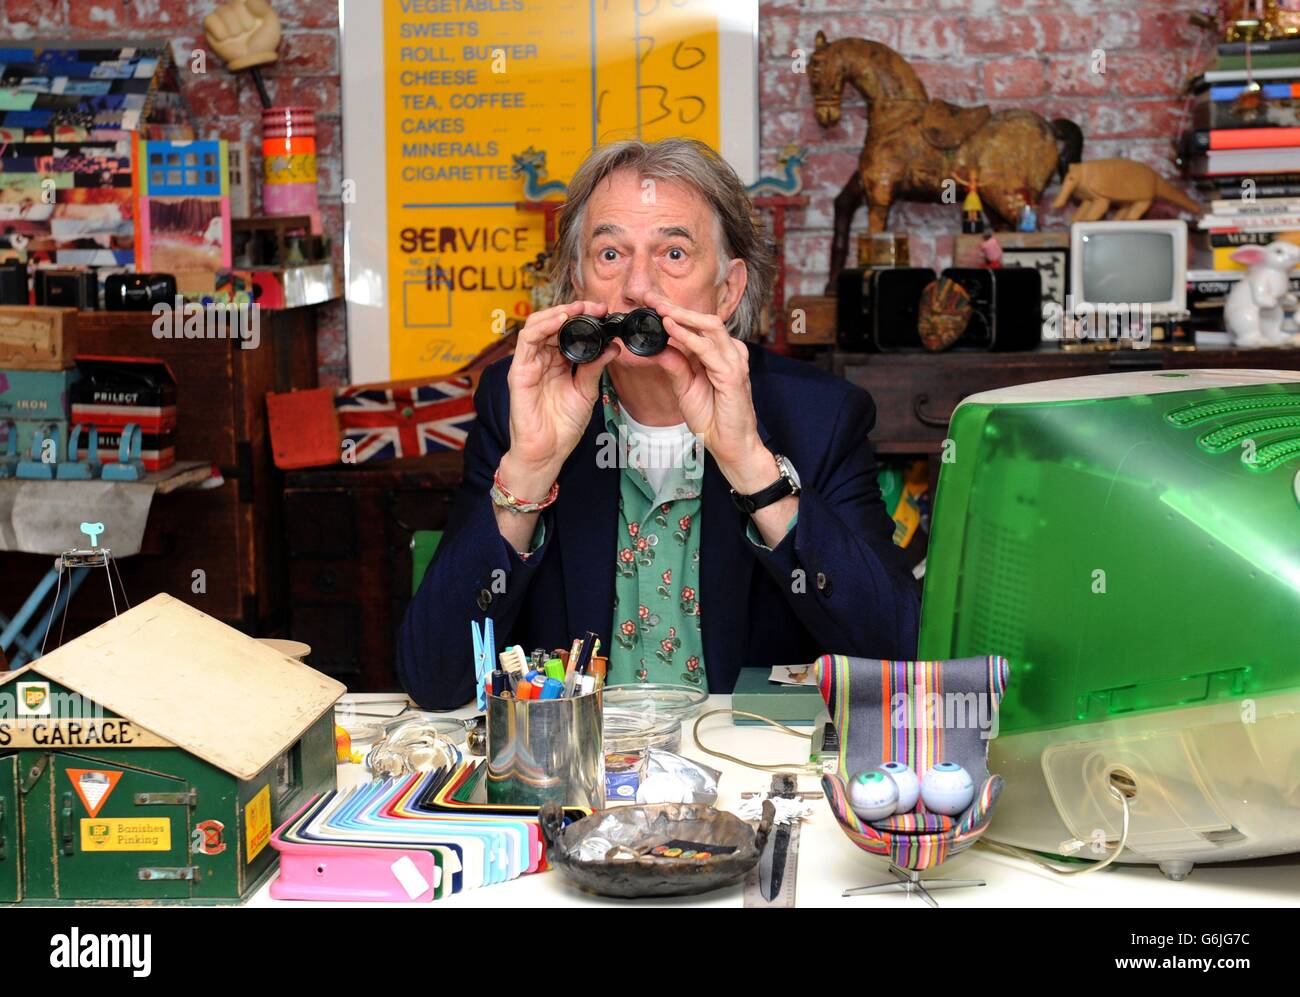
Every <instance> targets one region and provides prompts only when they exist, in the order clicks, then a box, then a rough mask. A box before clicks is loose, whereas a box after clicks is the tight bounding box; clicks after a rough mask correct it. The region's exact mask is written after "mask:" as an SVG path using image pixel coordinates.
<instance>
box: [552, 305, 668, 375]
mask: <svg viewBox="0 0 1300 997" xmlns="http://www.w3.org/2000/svg"><path fill="white" fill-rule="evenodd" d="M615 336H618V337H619V338H620V339H622V340H623V345H624V346H626V347H627V348H628V349H629V350H631V351H632V352H633V353H635V354H636V355H637V356H639V357H652V356H654V355H655V354H657V353H662V352H663V351H664V347H666V346H667V345H668V333H666V332H665V331H664V323H663V319H661V318H660V317H659V315H658V314H657V313H656V312H655V310H654V309H653V308H634V309H633V310H632V311H630V312H615V313H614V314H612V315H606V316H605V317H604V318H595V317H594V316H591V315H578V316H575V317H574V318H571V319H569V321H567V322H565V323H564V325H563V326H561V327H560V352H561V353H563V354H564V356H565V359H567V360H569V361H571V362H572V363H591V361H593V360H595V359H596V358H597V357H598V356H600V354H601V353H602V352H603V351H604V349H605V347H606V346H608V345H609V343H610V340H612V339H613V338H614V337H615Z"/></svg>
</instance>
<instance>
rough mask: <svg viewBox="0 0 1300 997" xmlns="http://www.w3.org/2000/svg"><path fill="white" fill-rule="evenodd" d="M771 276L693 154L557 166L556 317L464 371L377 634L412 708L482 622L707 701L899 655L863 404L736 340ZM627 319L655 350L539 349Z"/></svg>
mask: <svg viewBox="0 0 1300 997" xmlns="http://www.w3.org/2000/svg"><path fill="white" fill-rule="evenodd" d="M772 269H773V268H772V262H771V257H770V252H769V250H768V248H767V246H766V245H765V244H764V242H763V240H762V238H761V236H760V234H759V232H758V231H757V230H756V228H755V226H754V223H753V220H752V215H751V209H750V204H749V200H748V198H747V197H746V195H745V191H744V187H743V185H742V184H741V183H740V180H739V178H738V177H737V176H736V174H735V172H734V171H733V170H732V169H731V167H730V166H728V165H727V164H726V162H725V161H723V160H722V159H721V157H719V156H718V155H717V154H716V153H715V152H713V151H712V150H711V149H709V148H708V147H707V146H705V145H703V144H702V143H699V142H694V141H689V140H684V139H667V140H664V141H660V142H655V143H643V142H636V141H628V142H619V143H616V144H613V145H608V146H604V147H601V148H599V149H596V150H595V151H594V152H593V153H592V154H591V155H590V156H589V157H588V159H587V160H586V161H585V162H584V163H583V164H582V166H581V167H580V168H579V169H578V172H577V173H576V174H575V176H574V177H573V180H572V181H571V182H570V184H569V187H568V195H567V200H566V202H565V206H564V209H563V211H562V212H561V215H560V225H559V234H558V243H557V253H556V260H555V264H554V268H553V271H552V278H553V281H554V283H555V289H556V292H557V300H558V301H560V302H562V303H561V304H558V305H556V306H554V307H552V308H547V309H544V310H542V311H538V312H535V313H534V314H532V315H530V316H529V318H528V320H527V322H526V323H525V324H524V326H523V328H522V330H521V331H520V333H519V338H518V344H517V346H516V348H515V353H514V356H513V357H511V358H509V359H507V360H503V361H500V362H499V363H497V364H494V365H492V366H491V367H489V368H488V369H487V370H486V371H485V372H484V374H483V377H482V380H481V382H480V384H479V387H478V391H477V393H476V395H475V406H476V411H477V416H478V418H477V421H476V423H475V426H474V428H473V430H472V431H471V432H470V435H469V440H468V442H467V444H466V448H465V473H464V481H463V483H462V485H461V488H460V491H459V492H458V494H457V497H456V501H455V504H454V506H453V508H452V511H451V516H450V520H449V522H448V525H447V529H446V531H445V532H444V534H443V539H442V542H441V544H440V546H439V548H438V552H437V556H436V558H435V559H434V562H433V564H432V565H431V566H430V568H429V570H428V573H427V574H426V576H425V578H424V581H423V583H422V584H421V586H420V589H419V591H418V592H417V593H416V595H415V598H414V599H413V600H412V603H411V606H410V608H409V609H408V611H407V615H406V619H405V621H404V622H403V624H402V631H401V636H400V640H399V649H398V671H399V674H400V675H401V677H402V682H403V684H404V686H405V687H406V690H407V692H409V693H410V694H411V696H412V697H413V698H414V699H415V700H416V702H418V703H420V704H421V705H423V706H426V707H433V708H452V707H456V706H460V705H462V704H463V703H464V702H466V701H467V700H469V699H471V698H472V697H473V695H474V670H473V663H472V653H473V652H472V642H471V640H470V635H469V634H468V633H467V631H468V629H469V628H468V626H467V625H466V623H467V620H470V619H474V620H477V619H481V618H483V617H484V616H490V617H491V618H492V619H493V621H494V625H495V631H496V639H497V643H498V649H500V648H503V647H504V646H506V645H508V644H515V643H517V644H521V645H522V646H523V647H524V648H525V649H529V648H532V647H536V646H540V647H544V648H548V649H549V648H557V647H568V646H569V644H570V642H571V641H572V639H573V638H574V637H576V636H581V635H582V634H583V633H584V632H586V631H594V632H596V633H597V634H598V635H599V637H600V641H601V647H602V649H604V650H603V651H602V653H607V654H608V658H609V674H608V682H609V683H610V684H614V683H626V682H659V683H668V684H673V685H691V686H695V687H697V688H701V689H706V690H708V691H709V692H718V693H726V692H730V691H731V690H732V688H733V687H734V685H735V683H736V679H737V677H738V675H739V673H740V669H741V668H742V667H746V666H750V667H761V668H764V669H767V668H770V667H771V666H773V665H778V664H796V663H801V662H808V661H810V660H812V659H813V658H815V657H816V656H817V655H820V654H822V653H825V652H833V653H844V654H856V655H865V656H871V657H879V658H908V657H911V656H913V655H914V654H915V651H916V639H917V627H918V618H919V614H920V605H919V598H918V594H917V588H916V584H915V582H914V581H913V579H912V578H911V576H910V574H909V573H908V572H907V570H906V569H905V567H904V566H903V564H902V560H901V558H900V557H899V552H898V551H897V549H896V548H895V547H894V545H893V542H892V536H893V523H892V521H891V520H890V518H889V516H888V514H887V513H886V510H885V507H884V503H883V502H882V500H881V497H880V490H879V487H878V485H877V481H876V471H877V469H876V464H875V459H874V455H873V452H872V448H871V445H870V443H869V442H868V440H867V433H868V432H869V430H870V429H871V427H872V425H873V424H874V422H875V407H874V405H873V403H872V401H871V398H870V396H868V395H867V393H866V392H864V391H862V390H860V389H858V388H856V387H853V386H852V385H849V384H848V383H847V382H845V381H842V380H840V379H838V378H835V377H832V376H830V375H829V374H826V373H824V372H822V371H820V370H818V369H816V368H814V367H812V366H810V365H807V364H803V363H799V362H797V361H794V360H789V359H785V358H782V357H778V356H776V355H773V354H770V353H767V352H766V351H764V350H763V349H762V348H761V347H759V346H756V345H753V344H751V343H749V342H747V341H746V340H748V339H749V338H751V337H752V336H753V334H754V332H755V331H756V329H757V325H758V316H759V314H760V311H761V309H762V307H763V304H764V302H765V301H766V298H767V294H768V291H769V289H770V285H771V281H772ZM641 307H647V308H652V309H654V311H656V312H657V313H658V314H659V315H660V316H661V317H662V319H663V325H664V329H665V331H666V332H667V334H668V340H669V341H668V347H667V348H666V349H665V350H664V351H663V352H662V353H659V354H658V355H655V356H650V357H643V356H637V355H635V354H633V353H632V352H630V351H629V350H628V349H627V348H626V346H625V345H624V344H623V343H622V341H620V340H618V339H615V340H613V341H612V342H610V343H609V345H608V346H606V347H605V350H604V352H603V353H602V354H601V355H600V356H599V357H597V359H596V360H595V361H594V362H591V363H587V364H583V365H580V366H574V365H571V364H570V363H569V362H568V361H567V360H566V359H565V358H564V356H563V355H562V354H561V353H560V350H559V348H558V342H557V340H558V336H559V332H560V328H561V327H562V326H563V325H564V323H565V322H566V321H568V320H569V319H571V318H573V317H575V316H578V315H590V316H593V317H596V318H600V317H603V316H605V315H608V314H612V313H617V312H628V311H631V310H632V309H634V308H641ZM494 664H495V663H494Z"/></svg>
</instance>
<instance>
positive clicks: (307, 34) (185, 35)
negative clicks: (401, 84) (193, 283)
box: [0, 0, 380, 383]
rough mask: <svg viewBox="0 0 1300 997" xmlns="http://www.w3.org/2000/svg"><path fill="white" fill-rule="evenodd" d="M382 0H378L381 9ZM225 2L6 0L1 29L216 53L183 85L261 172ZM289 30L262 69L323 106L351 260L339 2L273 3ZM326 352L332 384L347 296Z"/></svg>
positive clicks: (324, 143) (328, 198) (322, 126)
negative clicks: (218, 12) (227, 50)
mask: <svg viewBox="0 0 1300 997" xmlns="http://www.w3.org/2000/svg"><path fill="white" fill-rule="evenodd" d="M379 2H380V0H375V3H376V7H377V6H378V3H379ZM216 6H217V0H0V16H2V18H3V20H2V21H0V36H3V37H6V38H13V39H28V38H41V39H85V38H114V39H117V38H124V39H146V38H165V39H168V40H171V41H173V42H174V43H175V44H174V45H173V49H174V51H176V54H177V56H178V62H179V61H180V60H179V57H180V56H181V55H182V54H184V53H190V52H192V51H193V50H194V49H196V48H201V49H204V50H205V51H206V52H207V67H206V68H207V72H206V73H204V74H202V75H197V74H195V73H192V72H191V71H190V65H189V62H188V60H187V61H185V62H184V63H181V64H180V65H179V69H180V79H181V87H182V89H183V90H184V92H185V96H186V98H187V100H188V101H189V106H190V114H191V115H192V117H193V119H194V124H195V127H196V128H197V131H198V134H199V136H200V137H201V138H224V139H232V140H233V139H244V140H245V141H247V142H248V143H249V150H250V152H251V153H252V161H253V164H254V170H253V176H254V177H257V178H260V176H261V157H260V149H261V117H262V115H261V110H262V104H261V101H260V100H259V99H258V95H257V88H256V87H254V85H253V82H252V80H251V79H250V78H249V76H248V74H247V73H238V74H234V75H232V74H231V73H228V72H227V71H226V69H225V67H224V66H223V65H222V63H221V60H220V58H218V57H217V55H216V53H214V52H212V51H211V50H210V49H208V47H207V44H206V42H205V41H204V39H203V18H205V17H206V16H207V15H208V14H209V13H211V12H212V10H213V8H215V7H216ZM272 6H273V7H274V8H275V12H276V14H278V15H279V17H280V24H281V26H282V28H283V37H282V39H281V41H280V59H279V61H278V62H276V63H274V64H273V65H271V66H264V67H262V73H263V76H264V78H265V80H266V88H267V90H268V92H269V93H270V96H271V100H272V102H273V103H275V104H294V105H299V106H303V107H310V108H311V109H312V110H313V111H315V113H316V148H317V170H318V175H319V181H320V203H321V212H322V215H323V217H322V222H323V224H324V227H325V232H326V234H328V235H329V236H330V238H331V239H332V240H333V241H334V259H335V265H336V266H337V267H338V268H339V272H340V273H342V266H343V244H342V240H343V208H342V204H341V203H340V201H339V194H338V191H339V181H340V177H341V173H342V168H343V135H342V128H341V121H340V114H339V109H340V87H341V80H340V76H339V21H338V3H337V0H272ZM261 195H262V189H261V183H260V180H259V181H258V182H256V183H254V184H253V188H252V199H253V211H254V212H258V211H260V208H261ZM318 358H319V362H320V371H321V379H322V381H323V382H324V383H344V382H346V380H347V336H346V332H345V325H344V310H343V306H342V303H341V302H333V303H331V304H329V305H326V306H324V307H323V308H322V309H321V330H320V336H319V339H318Z"/></svg>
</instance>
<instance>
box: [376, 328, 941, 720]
mask: <svg viewBox="0 0 1300 997" xmlns="http://www.w3.org/2000/svg"><path fill="white" fill-rule="evenodd" d="M749 351H750V368H749V372H750V384H751V388H752V394H753V399H754V409H755V411H756V413H757V415H758V425H759V435H760V437H761V438H762V440H763V442H764V443H765V444H766V445H767V446H768V447H769V448H770V449H772V451H773V452H775V453H780V454H784V455H785V456H786V457H787V458H789V460H790V462H791V463H792V464H793V465H794V467H795V470H796V471H797V472H798V474H799V478H800V483H801V484H802V486H803V492H802V494H801V495H800V496H799V517H798V522H797V523H796V525H795V528H794V529H793V530H791V531H790V532H789V533H788V534H787V535H786V536H785V538H784V539H783V540H782V541H781V542H780V543H779V544H778V545H777V546H776V547H775V548H774V549H772V550H771V551H767V550H765V549H764V548H762V547H758V546H756V545H755V544H754V543H752V542H751V541H750V540H749V538H748V537H747V536H746V526H747V525H748V522H749V518H748V517H747V516H745V515H744V514H743V513H741V512H740V511H739V510H737V509H736V507H735V506H734V505H733V504H732V501H731V495H730V489H729V486H728V484H727V481H726V479H725V478H724V477H723V476H722V473H721V472H720V471H719V470H718V466H717V463H716V462H715V461H714V460H713V457H712V456H711V455H707V454H706V456H705V469H704V492H703V496H702V502H701V512H700V518H701V529H702V531H703V532H702V534H701V538H700V582H699V587H700V596H699V598H700V605H701V606H702V607H703V608H702V610H701V616H700V624H701V627H702V634H703V641H704V665H705V669H706V671H707V673H708V682H709V690H710V691H711V692H730V691H731V690H732V688H733V687H734V686H735V684H736V678H737V676H738V675H739V673H740V669H741V668H743V667H747V666H748V667H759V668H764V669H768V668H771V667H772V666H773V665H786V664H796V663H801V662H808V661H811V660H813V659H814V658H816V657H817V656H818V655H820V654H823V653H826V652H832V653H842V654H851V655H858V656H862V657H867V658H893V659H909V658H912V657H914V656H915V653H916V640H917V628H918V622H919V618H920V597H919V586H918V584H917V583H916V581H915V580H914V579H913V578H912V575H911V572H910V571H908V570H907V568H906V567H905V565H904V564H903V560H902V557H901V552H900V551H899V550H898V548H896V547H895V546H894V543H893V539H892V537H893V532H894V524H893V521H892V520H891V519H890V517H889V515H888V513H887V512H886V510H885V505H884V502H883V501H882V500H881V497H880V488H879V485H878V484H877V481H876V473H877V468H876V461H875V457H874V453H873V451H872V447H871V444H870V443H869V442H868V440H867V433H868V432H869V431H870V430H871V428H872V426H873V425H874V424H875V418H876V410H875V405H874V403H873V402H872V400H871V396H870V395H868V394H867V393H866V392H865V391H863V390H862V389H861V388H857V387H855V386H853V385H851V384H849V383H848V382H847V381H843V380H841V379H839V378H836V377H833V376H831V375H830V374H828V373H826V372H824V371H822V370H819V369H818V368H816V367H813V366H811V365H809V364H806V363H801V362H799V361H797V360H790V359H787V358H784V357H780V356H777V355H776V354H773V353H769V352H767V351H765V350H763V349H762V348H761V347H758V346H754V345H752V344H751V345H750V347H749ZM510 360H511V358H506V359H504V360H501V361H498V362H497V363H495V364H492V365H491V366H490V367H488V368H487V369H486V370H485V371H484V372H483V376H482V379H481V381H480V383H479V386H478V391H477V392H476V393H475V396H474V402H475V408H476V411H477V415H478V417H477V420H476V421H475V424H474V427H473V428H472V429H471V430H470V433H469V439H468V441H467V442H466V446H465V475H464V480H463V482H462V484H461V486H460V489H459V491H458V492H457V495H456V498H455V501H454V502H453V505H452V510H451V515H450V518H449V521H448V524H447V528H446V531H445V532H444V534H443V537H442V542H441V544H440V545H439V547H438V551H437V554H436V555H435V557H434V560H433V563H432V564H431V565H430V566H429V570H428V573H427V574H426V575H425V577H424V581H423V583H422V584H421V585H420V588H419V590H418V591H417V592H416V594H415V598H414V599H413V600H412V601H411V605H410V607H409V608H408V609H407V613H406V619H405V620H404V621H403V623H402V628H401V633H400V636H399V640H398V651H397V670H398V674H399V675H400V677H401V681H402V685H403V686H404V687H405V689H406V691H407V692H408V693H409V694H410V696H411V698H413V699H414V700H415V701H416V702H417V703H419V704H420V705H421V706H423V707H426V708H431V709H451V708H454V707H457V706H462V705H464V704H465V703H466V702H467V701H469V700H470V699H472V698H473V696H474V668H473V640H472V637H471V634H470V626H469V621H470V620H471V619H476V620H482V619H483V618H484V616H487V615H490V616H491V617H492V619H493V621H494V627H495V630H496V642H497V650H498V651H500V650H501V649H503V648H505V647H506V646H507V645H509V644H521V645H523V647H524V650H525V652H527V651H528V650H530V649H531V648H534V647H545V648H556V647H567V646H568V645H569V644H570V642H571V641H572V640H573V638H574V637H577V636H581V635H582V634H583V633H584V632H585V631H587V630H593V631H595V632H596V633H598V634H599V635H600V643H601V646H602V647H611V646H612V641H611V640H610V628H611V626H612V623H613V615H614V552H615V549H616V548H615V545H616V534H617V532H618V488H619V474H620V473H621V472H620V471H619V469H618V468H615V467H605V468H602V467H598V466H597V462H596V454H597V448H598V441H597V437H598V435H599V434H600V433H601V432H603V431H604V428H605V420H604V410H603V406H602V404H601V402H600V400H599V399H597V401H596V404H595V406H594V407H593V409H592V415H591V422H590V423H589V424H588V426H587V432H586V434H585V435H584V436H583V438H582V440H581V442H580V443H579V444H578V446H577V447H576V448H575V449H574V451H573V453H572V454H570V455H569V459H568V460H567V461H565V463H564V467H563V469H562V470H561V471H560V477H559V483H560V491H559V497H558V499H557V501H556V502H555V504H554V505H552V506H551V507H550V508H548V509H546V510H545V511H544V512H543V513H542V516H543V517H544V520H545V523H546V536H545V539H544V541H543V543H542V545H541V547H539V548H538V549H537V551H536V552H535V553H534V554H533V555H532V556H531V557H530V558H529V559H528V560H527V561H524V560H522V559H521V558H520V557H519V555H518V554H517V553H516V552H515V551H514V550H513V549H512V548H511V547H510V545H509V544H507V543H506V541H505V540H504V539H503V538H502V536H501V533H500V531H499V530H498V528H497V525H496V519H495V516H494V514H493V507H492V502H491V500H490V499H489V497H488V491H489V489H490V488H491V486H492V475H493V473H494V472H495V471H496V467H497V464H498V463H499V462H500V460H501V457H502V455H503V454H504V453H505V452H506V450H507V449H508V447H509V438H510V432H509V391H508V388H507V385H506V374H507V371H508V369H509V364H510Z"/></svg>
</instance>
